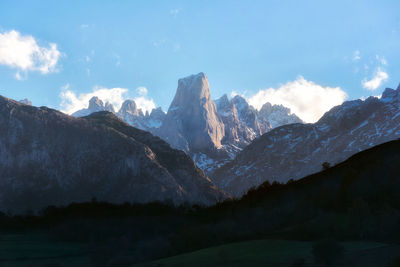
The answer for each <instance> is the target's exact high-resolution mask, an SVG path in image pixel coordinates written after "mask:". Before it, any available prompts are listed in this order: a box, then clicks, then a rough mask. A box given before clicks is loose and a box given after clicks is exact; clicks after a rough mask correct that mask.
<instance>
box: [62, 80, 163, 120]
mask: <svg viewBox="0 0 400 267" xmlns="http://www.w3.org/2000/svg"><path fill="white" fill-rule="evenodd" d="M136 92H137V93H138V94H139V95H140V96H138V97H135V98H133V100H134V101H135V102H136V105H137V107H138V108H139V109H142V111H143V112H146V111H149V112H151V110H152V109H153V108H155V107H156V105H155V103H154V101H153V99H151V98H148V97H147V96H146V95H147V89H146V88H145V87H138V88H137V89H136ZM94 96H97V97H98V98H100V99H101V100H102V101H103V102H104V103H106V102H110V103H111V104H112V105H113V106H114V108H115V109H116V110H119V109H120V108H121V106H122V103H123V102H124V101H125V100H127V99H129V95H128V89H126V88H102V87H98V86H97V87H95V88H93V91H92V92H90V93H81V94H76V93H75V92H73V91H71V90H70V86H69V84H66V85H64V86H62V87H61V93H60V98H61V104H60V110H61V111H62V112H64V113H67V114H72V113H74V112H75V111H78V110H80V109H84V108H87V107H88V104H89V100H90V99H91V98H92V97H94Z"/></svg>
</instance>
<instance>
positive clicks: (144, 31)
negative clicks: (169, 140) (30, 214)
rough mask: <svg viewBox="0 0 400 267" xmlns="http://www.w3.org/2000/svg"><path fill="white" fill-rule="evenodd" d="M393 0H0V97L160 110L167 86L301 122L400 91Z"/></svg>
mask: <svg viewBox="0 0 400 267" xmlns="http://www.w3.org/2000/svg"><path fill="white" fill-rule="evenodd" d="M399 10H400V2H399V1H395V0H393V1H367V0H363V1H358V0H354V1H344V0H343V1H337V0H336V1H309V0H303V1H295V0H293V1H281V0H280V1H278V0H277V1H275V0H274V1H273V0H269V1H266V0H263V1H257V0H252V1H229V0H224V1H222V0H219V1H218V0H216V1H173V0H170V1H152V0H148V1H100V0H96V1H90V0H87V1H79V2H78V1H62V0H58V1H7V0H1V1H0V95H3V96H6V97H9V98H12V99H16V100H20V99H24V98H27V99H29V100H31V101H32V102H33V105H35V106H49V107H52V108H56V109H59V110H61V111H63V112H66V113H69V114H70V113H72V112H73V111H76V110H77V109H80V108H85V107H86V106H87V102H88V100H89V99H90V97H91V96H94V95H97V96H99V97H100V98H101V99H103V100H104V101H109V102H110V103H112V104H114V105H115V106H116V107H117V108H118V107H119V106H120V105H121V103H122V101H124V100H125V99H128V98H129V99H134V100H135V101H136V102H137V103H138V105H139V107H141V108H142V109H144V110H151V109H152V108H154V107H156V106H161V107H162V108H163V110H164V111H166V110H167V109H168V107H169V104H170V103H171V101H172V99H173V97H174V94H175V92H176V88H177V84H178V79H179V78H183V77H186V76H188V75H191V74H196V73H199V72H204V73H206V75H207V77H208V80H209V84H210V89H211V95H212V97H213V99H217V98H219V97H220V96H222V95H223V94H227V95H228V96H230V97H232V96H234V95H236V94H239V95H242V96H244V97H245V98H246V99H248V101H249V102H250V104H252V105H253V106H254V107H255V108H258V109H259V108H261V106H262V104H263V103H265V102H271V103H273V104H283V105H285V106H287V107H289V108H291V110H292V112H294V113H296V114H297V115H299V116H300V117H301V118H302V119H303V120H304V121H306V122H314V121H316V120H317V119H318V118H319V117H320V116H321V115H322V114H323V113H324V112H326V111H327V110H329V109H330V108H331V107H333V106H335V105H338V104H340V103H342V102H343V101H344V100H352V99H358V98H366V97H368V96H370V95H372V96H379V95H380V94H381V93H382V92H383V90H384V89H385V87H391V88H396V87H397V85H398V84H399V82H400V75H399V74H400V64H399V63H400V53H399V47H400V12H399Z"/></svg>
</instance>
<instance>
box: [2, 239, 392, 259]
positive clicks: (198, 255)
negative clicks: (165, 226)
mask: <svg viewBox="0 0 400 267" xmlns="http://www.w3.org/2000/svg"><path fill="white" fill-rule="evenodd" d="M312 244H313V243H312V242H302V241H287V240H253V241H247V242H240V243H232V244H227V245H223V246H217V247H211V248H206V249H202V250H198V251H195V252H191V253H187V254H182V255H178V256H174V257H170V258H165V259H161V260H157V261H154V262H151V263H145V264H138V265H137V266H291V265H292V264H293V262H294V261H295V260H296V259H300V258H303V259H304V260H305V262H306V265H305V266H314V260H313V256H312V252H311V251H312ZM342 244H343V246H344V247H345V256H344V258H343V259H342V260H341V261H340V262H339V263H338V266H387V263H388V262H390V261H391V260H392V259H393V258H394V257H395V256H397V255H400V246H397V245H396V246H395V245H388V244H382V243H375V242H342ZM0 266H90V249H89V246H88V245H86V244H82V243H74V242H56V241H52V240H51V239H50V238H49V236H47V235H45V234H41V233H29V234H3V235H1V238H0Z"/></svg>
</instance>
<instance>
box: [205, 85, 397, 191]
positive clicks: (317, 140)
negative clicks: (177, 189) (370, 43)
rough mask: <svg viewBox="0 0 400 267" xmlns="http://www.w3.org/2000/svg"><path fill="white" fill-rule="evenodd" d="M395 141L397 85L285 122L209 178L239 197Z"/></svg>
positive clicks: (257, 140) (255, 141)
mask: <svg viewBox="0 0 400 267" xmlns="http://www.w3.org/2000/svg"><path fill="white" fill-rule="evenodd" d="M399 137H400V86H399V88H397V90H393V89H389V88H388V89H386V90H385V92H384V93H383V95H382V97H381V98H380V99H378V98H376V97H369V98H368V99H366V100H365V101H362V100H355V101H348V102H344V103H343V104H342V105H339V106H336V107H334V108H332V109H331V110H330V111H328V112H327V113H325V114H324V116H323V117H322V118H321V119H320V120H319V121H318V122H316V123H314V124H299V123H297V124H289V125H285V126H281V127H278V128H275V129H273V130H271V131H269V132H267V133H266V134H264V135H262V136H261V137H259V138H257V139H256V140H254V141H253V142H252V143H251V144H250V145H249V146H247V147H246V148H245V149H243V151H241V152H240V153H238V155H237V156H236V158H235V159H234V160H233V161H231V162H229V163H227V164H226V165H224V166H222V167H221V168H220V169H218V170H216V171H215V173H213V174H212V175H211V177H212V178H213V181H214V182H215V183H216V184H217V186H219V187H220V188H221V189H223V190H226V191H227V192H230V193H232V194H233V195H235V196H240V195H242V194H243V193H245V192H246V191H247V190H248V189H249V188H251V187H253V186H257V185H259V184H261V183H263V182H265V181H278V182H286V181H288V180H289V179H299V178H301V177H303V176H305V175H308V174H311V173H315V172H318V171H320V170H321V168H322V167H321V164H322V163H323V162H328V163H329V164H330V165H333V164H337V163H338V162H341V161H343V160H344V159H346V158H347V157H349V156H351V155H353V154H355V153H357V152H359V151H361V150H365V149H367V148H370V147H372V146H375V145H377V144H381V143H383V142H387V141H390V140H393V139H396V138H399Z"/></svg>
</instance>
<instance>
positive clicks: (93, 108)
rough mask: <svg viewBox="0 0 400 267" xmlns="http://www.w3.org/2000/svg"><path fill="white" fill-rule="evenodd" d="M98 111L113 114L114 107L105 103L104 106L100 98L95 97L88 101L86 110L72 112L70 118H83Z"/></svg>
mask: <svg viewBox="0 0 400 267" xmlns="http://www.w3.org/2000/svg"><path fill="white" fill-rule="evenodd" d="M99 111H109V112H112V113H115V111H114V107H113V105H112V104H110V103H109V102H107V103H106V104H105V105H104V103H103V101H102V100H101V99H100V98H98V97H97V96H94V97H92V98H91V99H90V100H89V106H88V108H85V109H81V110H78V111H76V112H74V113H73V114H72V116H74V117H84V116H88V115H90V114H92V113H94V112H99Z"/></svg>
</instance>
